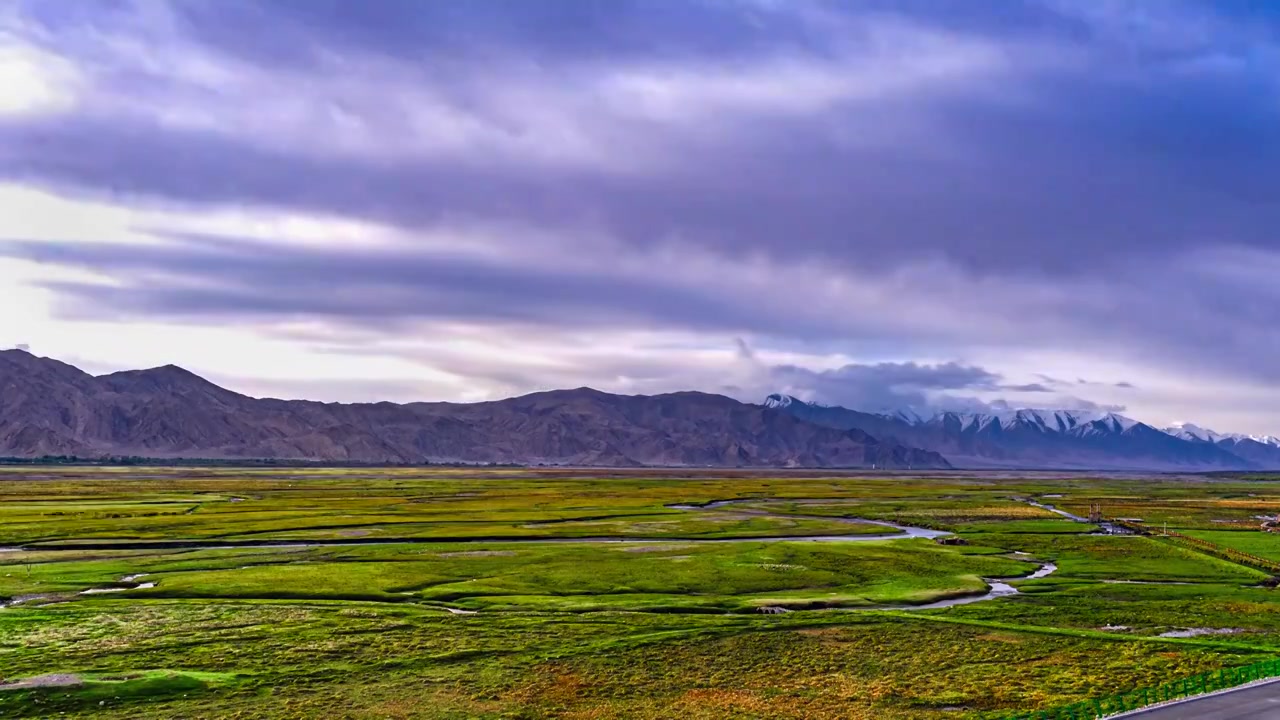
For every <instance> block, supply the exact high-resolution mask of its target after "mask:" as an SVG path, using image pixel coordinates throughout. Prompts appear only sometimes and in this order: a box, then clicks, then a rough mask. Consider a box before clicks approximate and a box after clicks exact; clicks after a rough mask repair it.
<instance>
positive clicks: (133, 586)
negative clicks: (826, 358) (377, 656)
mask: <svg viewBox="0 0 1280 720" xmlns="http://www.w3.org/2000/svg"><path fill="white" fill-rule="evenodd" d="M771 500H778V499H774V498H737V499H732V500H715V501H712V502H707V503H701V504H691V503H677V504H672V505H667V506H665V507H667V508H669V509H672V510H688V511H705V510H716V509H720V508H725V507H729V506H733V505H738V504H743V503H760V502H769V501H771ZM815 501H817V500H815ZM1033 504H1036V503H1033ZM1046 509H1051V510H1054V511H1055V512H1058V513H1060V514H1064V515H1069V514H1068V513H1064V512H1062V511H1059V510H1056V509H1054V508H1048V507H1046ZM732 512H733V513H734V514H740V515H753V516H762V517H773V518H780V519H821V520H828V521H834V522H842V523H849V524H856V525H876V526H880V527H884V528H887V529H890V530H893V532H886V533H876V534H870V535H867V534H863V535H777V536H767V537H735V538H675V537H671V538H636V537H625V536H597V537H576V538H548V537H514V538H513V537H464V538H456V537H455V538H439V537H431V538H374V539H369V538H361V539H355V538H352V539H330V540H314V541H312V540H307V541H298V540H158V541H129V540H127V541H123V542H107V541H103V542H77V543H70V544H62V545H30V546H24V547H6V548H0V552H2V553H20V552H27V551H40V552H50V551H74V550H200V549H208V550H231V549H238V548H314V547H345V546H359V545H402V544H423V545H426V544H460V545H461V544H468V545H473V544H474V545H479V544H485V545H491V544H497V543H502V544H509V543H512V544H514V543H639V544H645V545H654V544H659V543H673V544H680V545H690V544H704V543H706V544H713V543H744V542H841V543H846V542H871V541H884V540H906V539H912V538H923V539H934V538H939V537H943V536H946V535H950V534H951V533H949V532H944V531H941V530H932V529H929V528H922V527H914V526H911V525H900V524H898V523H892V522H887V521H884V520H870V519H867V518H856V517H835V516H827V515H805V514H802V513H776V512H771V511H768V510H761V509H758V508H735V509H734V510H733V511H732ZM1019 554H1023V553H1019ZM1057 569H1058V568H1057V566H1056V565H1054V564H1053V563H1043V564H1041V565H1040V567H1039V569H1037V570H1036V571H1035V572H1034V573H1032V574H1030V575H1027V576H1023V577H1017V578H983V580H984V581H985V582H986V583H987V584H988V586H989V589H988V591H987V592H986V593H984V594H977V595H968V596H964V597H956V598H950V599H947V600H939V601H937V602H932V603H926V604H922V605H907V604H899V605H877V606H873V607H863V608H830V610H839V611H846V612H857V611H867V610H936V609H940V608H948V607H955V606H957V605H969V604H972V603H978V602H986V601H990V600H995V599H998V598H1002V597H1009V596H1011V595H1017V594H1018V589H1017V588H1015V587H1014V586H1012V585H1010V584H1009V583H1011V582H1015V581H1020V580H1034V579H1037V578H1042V577H1046V576H1048V575H1049V574H1051V573H1053V572H1054V571H1056V570H1057ZM146 576H147V574H146V573H140V574H136V575H130V576H127V577H124V578H121V579H120V581H119V583H118V584H116V585H113V586H111V587H103V588H90V589H88V590H83V591H81V592H79V593H76V594H78V595H100V594H109V593H121V592H127V591H131V590H145V589H148V588H153V587H155V586H156V583H155V582H139V581H140V580H141V579H142V578H143V577H146ZM54 599H55V598H53V597H52V596H43V595H27V596H19V597H16V598H13V599H12V600H10V601H9V602H8V603H0V609H4V608H6V607H13V606H15V605H20V604H22V603H28V602H39V601H48V600H54ZM443 609H445V610H448V611H449V612H450V613H453V614H455V615H471V614H475V613H474V612H473V611H468V610H458V609H457V608H448V607H445V608H443ZM766 610H767V609H766Z"/></svg>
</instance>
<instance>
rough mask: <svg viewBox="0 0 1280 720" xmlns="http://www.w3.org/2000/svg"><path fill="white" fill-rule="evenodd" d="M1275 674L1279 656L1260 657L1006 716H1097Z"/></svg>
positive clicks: (1016, 719) (1035, 719) (1087, 719)
mask: <svg viewBox="0 0 1280 720" xmlns="http://www.w3.org/2000/svg"><path fill="white" fill-rule="evenodd" d="M1277 676H1280V659H1276V660H1263V661H1262V662H1258V663H1254V664H1252V665H1242V666H1240V667H1232V668H1222V669H1221V670H1214V671H1212V672H1207V673H1201V674H1199V675H1192V676H1191V677H1188V678H1182V679H1181V680H1174V681H1173V682H1167V683H1165V684H1163V685H1159V686H1156V687H1153V688H1142V689H1141V690H1133V691H1130V692H1127V693H1121V694H1119V695H1110V696H1108V697H1104V698H1098V699H1096V700H1085V701H1084V702H1078V703H1072V704H1070V705H1064V706H1062V707H1058V708H1054V709H1052V710H1036V711H1033V712H1029V713H1022V714H1020V715H1011V716H1009V717H1008V718H1007V720H1096V718H1104V717H1109V716H1111V715H1117V714H1119V713H1122V712H1128V711H1130V710H1141V709H1142V708H1145V707H1147V706H1150V705H1156V704H1159V703H1163V702H1169V701H1170V700H1179V699H1182V698H1189V697H1194V696H1196V695H1203V694H1205V693H1210V692H1214V691H1215V690H1225V689H1227V688H1233V687H1236V686H1238V685H1244V684H1247V683H1251V682H1254V681H1255V680H1265V679H1267V678H1273V677H1277Z"/></svg>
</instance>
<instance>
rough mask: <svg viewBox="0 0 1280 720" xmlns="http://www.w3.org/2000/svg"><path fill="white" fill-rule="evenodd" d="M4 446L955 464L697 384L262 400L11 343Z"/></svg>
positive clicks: (548, 459)
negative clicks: (480, 396)
mask: <svg viewBox="0 0 1280 720" xmlns="http://www.w3.org/2000/svg"><path fill="white" fill-rule="evenodd" d="M0 455H4V456H16V457H39V456H44V455H75V456H79V457H84V458H95V457H102V456H108V455H139V456H145V457H153V458H210V459H226V458H244V459H288V460H295V459H296V460H319V461H326V460H328V461H341V462H367V463H422V462H461V463H504V464H507V463H510V464H527V465H536V464H551V465H598V466H708V465H710V466H725V467H853V468H872V467H877V468H886V469H892V468H904V469H905V468H920V469H929V468H946V467H949V464H948V463H947V461H946V459H945V458H943V457H942V456H941V455H939V454H938V453H935V452H929V451H924V450H919V449H916V448H912V447H906V446H903V445H901V444H895V443H891V442H885V441H881V440H879V439H877V438H875V437H873V436H871V435H869V434H867V433H865V432H863V431H861V430H856V429H849V430H840V429H834V428H830V427H827V426H824V425H818V424H815V423H811V422H808V421H805V420H803V419H800V418H797V417H795V416H794V415H791V414H789V413H785V412H778V411H776V410H773V409H770V408H765V407H763V406H760V405H749V404H746V403H741V402H738V401H737V400H734V399H732V398H728V397H724V396H720V395H710V394H706V393H697V392H683V393H671V394H667V395H655V396H625V395H611V394H608V393H603V392H599V391H596V390H591V389H588V388H579V389H577V390H557V391H551V392H544V393H535V394H532V395H525V396H523V397H517V398H510V399H507V400H499V401H495V402H484V403H471V404H457V403H410V404H405V405H397V404H395V403H389V402H383V403H365V404H339V403H321V402H312V401H306V400H275V399H259V398H251V397H248V396H245V395H241V394H239V393H236V392H232V391H230V390H227V389H225V388H222V387H219V386H217V385H215V384H213V383H211V382H209V381H207V380H205V379H203V378H201V377H199V376H197V375H195V374H193V373H190V372H188V371H186V370H183V369H182V368H179V367H175V366H172V365H166V366H164V367H159V368H152V369H150V370H131V371H126V372H118V373H112V374H110V375H102V376H98V377H95V376H93V375H90V374H88V373H85V372H82V371H81V370H79V369H77V368H75V367H73V366H71V365H67V364H65V363H62V362H59V361H57V360H51V359H48V358H38V357H35V356H34V355H31V354H30V353H27V352H24V351H21V350H8V351H0Z"/></svg>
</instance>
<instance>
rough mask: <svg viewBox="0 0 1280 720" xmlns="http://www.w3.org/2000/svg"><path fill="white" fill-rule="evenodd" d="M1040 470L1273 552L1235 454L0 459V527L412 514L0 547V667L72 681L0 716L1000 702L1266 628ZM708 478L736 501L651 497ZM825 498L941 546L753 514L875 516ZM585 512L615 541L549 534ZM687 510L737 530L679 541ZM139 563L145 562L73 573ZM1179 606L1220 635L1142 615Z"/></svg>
mask: <svg viewBox="0 0 1280 720" xmlns="http://www.w3.org/2000/svg"><path fill="white" fill-rule="evenodd" d="M33 475H38V476H39V477H31V476H33ZM1042 495H1060V496H1061V497H1060V498H1054V499H1051V500H1050V502H1053V503H1054V504H1056V505H1058V506H1059V507H1063V508H1066V509H1068V510H1073V511H1077V512H1080V511H1085V512H1087V508H1088V506H1089V504H1091V503H1101V504H1102V505H1103V508H1104V512H1106V513H1107V514H1108V515H1122V516H1132V517H1144V519H1147V520H1148V522H1151V521H1153V520H1158V519H1161V518H1164V519H1167V520H1168V521H1170V526H1171V527H1174V523H1178V524H1179V525H1178V527H1181V528H1183V529H1184V531H1187V532H1188V533H1189V534H1192V533H1202V534H1204V535H1205V537H1207V538H1208V539H1211V540H1212V541H1213V542H1216V543H1219V544H1223V545H1227V546H1230V547H1236V548H1238V549H1241V550H1244V551H1246V552H1250V553H1254V554H1257V555H1262V556H1268V557H1270V556H1276V557H1280V538H1278V537H1276V536H1274V535H1265V534H1263V533H1260V532H1256V531H1252V530H1248V529H1244V528H1246V526H1247V525H1248V523H1247V522H1246V520H1248V518H1249V517H1250V516H1251V515H1252V514H1255V513H1263V512H1266V511H1268V510H1270V511H1274V510H1273V508H1274V507H1275V506H1277V505H1280V486H1275V485H1274V483H1270V482H1266V481H1255V480H1246V479H1231V478H1225V479H1224V478H1214V479H1212V480H1204V481H1186V480H1178V481H1176V482H1173V481H1171V482H1162V481H1157V480H1145V481H1121V480H1111V479H1088V478H1085V479H1077V480H1070V481H1060V480H1036V479H1007V480H1006V479H999V480H997V479H990V478H973V477H953V478H932V479H930V478H868V477H812V476H801V475H793V476H786V477H769V476H767V475H764V474H761V473H738V474H736V476H734V477H724V476H720V477H718V476H716V475H715V474H712V473H705V472H702V473H699V472H686V471H679V472H677V471H665V472H654V473H647V472H612V473H608V474H605V473H594V472H592V471H564V470H541V471H522V470H516V469H500V470H492V471H481V470H467V469H458V468H451V469H430V470H423V469H396V470H378V469H326V468H308V469H289V470H282V469H263V468H255V469H234V468H177V469H165V468H146V469H139V468H127V469H109V468H60V467H59V468H39V469H38V470H32V469H21V468H6V469H3V470H0V546H12V545H20V544H30V543H42V542H43V543H58V544H64V545H65V544H68V543H74V542H76V541H90V540H92V541H98V542H101V541H104V540H111V539H116V540H138V539H152V540H214V541H216V540H228V539H237V538H241V539H243V538H248V539H255V538H257V539H264V538H265V539H320V540H323V539H328V538H345V539H359V538H366V537H367V538H371V539H382V540H385V539H394V538H400V537H403V538H411V539H413V540H415V541H416V542H415V544H390V545H351V546H342V547H270V548H233V549H181V550H179V549H173V550H147V551H138V550H125V549H107V550H83V549H82V550H57V551H37V552H24V553H3V552H0V598H3V597H15V596H21V595H27V594H41V595H48V596H51V599H54V600H58V601H59V602H56V603H54V604H47V605H43V604H41V603H40V602H39V601H37V602H31V603H27V604H22V605H18V606H16V607H13V608H8V609H4V610H0V674H3V676H4V678H5V679H8V680H15V679H22V678H30V677H36V676H40V675H47V674H52V673H73V674H77V675H79V676H81V677H82V678H83V680H84V684H83V685H81V686H77V687H47V688H32V689H23V690H3V691H0V717H6V718H7V717H14V718H46V717H83V718H89V717H92V718H108V719H110V718H139V719H141V720H148V719H155V720H158V719H159V718H173V717H189V718H280V719H284V718H308V717H311V718H335V717H342V718H437V719H438V718H530V719H532V718H553V717H554V718H560V717H566V718H614V717H627V718H642V719H648V718H653V719H657V718H682V717H693V718H744V717H770V718H774V717H776V718H820V719H821V718H878V719H879V718H883V719H886V720H896V719H899V718H930V719H932V718H938V719H942V718H968V719H979V718H1002V717H1005V716H1007V715H1009V714H1012V713H1014V712H1023V711H1026V710H1031V709H1036V708H1047V707H1055V706H1058V705H1062V704H1065V703H1069V702H1074V701H1078V700H1082V699H1085V698H1088V697H1092V696H1098V695H1105V694H1110V693H1113V692H1117V691H1123V690H1126V689H1129V688H1134V687H1143V686H1150V685H1156V684H1159V683H1161V682H1164V681H1166V680H1168V679H1170V678H1175V677H1182V676H1186V675H1191V674H1195V673H1198V672H1203V671H1206V670H1212V669H1214V668H1218V667H1222V666H1225V665H1238V664H1244V663H1247V662H1252V661H1255V660H1257V659H1259V658H1260V657H1269V656H1271V655H1273V654H1280V611H1277V610H1276V608H1277V607H1280V603H1276V602H1275V597H1276V596H1275V594H1274V591H1272V590H1267V589H1264V588H1261V587H1257V585H1258V584H1259V582H1260V580H1261V579H1263V577H1264V576H1263V575H1262V574H1260V573H1258V572H1256V571H1253V570H1250V569H1248V568H1243V567H1240V566H1238V565H1234V564H1232V563H1230V562H1225V561H1222V560H1218V559H1216V558H1212V557H1208V556H1206V555H1204V554H1202V553H1198V552H1196V551H1194V550H1190V549H1186V548H1181V547H1177V546H1174V545H1171V544H1168V543H1162V542H1159V541H1158V540H1152V539H1148V538H1140V537H1107V536H1100V535H1090V534H1088V533H1089V532H1090V531H1091V530H1092V526H1089V525H1087V524H1082V523H1074V522H1071V521H1068V520H1063V519H1061V518H1059V517H1057V516H1054V515H1052V514H1047V513H1046V512H1045V511H1042V510H1040V509H1038V508H1032V507H1030V506H1028V505H1027V504H1026V503H1025V502H1022V499H1023V498H1028V497H1039V496H1042ZM725 499H741V500H744V501H746V502H743V503H738V504H734V505H730V506H724V507H720V508H716V509H713V510H696V511H689V510H678V509H673V508H671V507H668V506H669V505H673V504H684V503H707V502H710V501H714V500H725ZM759 513H767V514H763V515H762V514H759ZM850 518H869V519H878V520H890V521H895V522H905V523H909V524H920V525H928V526H931V527H937V528H945V529H948V530H953V531H956V532H959V533H960V534H961V536H962V537H964V538H965V539H966V540H967V541H968V542H969V543H970V544H968V545H963V546H947V547H943V546H939V545H937V544H934V543H932V542H930V541H926V540H908V541H889V542H883V541H871V542H846V543H813V542H763V541H759V540H753V539H752V538H758V537H760V536H775V535H795V536H805V535H814V534H818V535H828V534H860V533H862V534H867V533H878V532H882V530H883V528H881V527H879V526H871V525H866V524H858V523H854V522H849V521H848V519H850ZM1214 520H1227V521H1229V522H1230V523H1233V524H1232V525H1230V527H1239V528H1241V529H1239V530H1232V531H1225V532H1224V531H1223V527H1224V523H1220V522H1213V521H1214ZM599 535H614V536H624V537H628V538H633V539H634V540H636V542H629V543H586V542H550V541H559V540H565V539H572V538H574V537H578V538H581V537H584V536H586V537H593V536H599ZM445 538H453V539H465V538H496V539H492V540H485V541H483V542H478V543H465V544H459V543H457V542H452V543H444V542H438V541H439V540H441V539H445ZM504 538H510V539H513V540H514V539H526V540H528V539H545V540H548V541H549V542H545V543H539V542H535V543H528V542H524V543H515V542H503V539H504ZM716 539H718V540H724V539H737V540H738V541H737V542H726V543H706V542H700V541H703V540H716ZM1014 551H1020V552H1022V553H1026V554H1025V555H1015V554H1013V553H1014ZM1044 561H1052V562H1055V563H1056V564H1057V566H1058V570H1057V571H1056V572H1055V573H1053V574H1052V575H1049V576H1048V577H1045V578H1043V579H1039V580H1028V581H1022V582H1019V583H1017V585H1018V587H1019V589H1020V590H1021V594H1019V595H1015V596H1012V597H1006V598H1001V599H999V600H994V601H990V602H982V603H975V604H970V605H964V606H958V607H954V608H950V609H946V610H926V611H919V610H914V611H907V610H894V611H876V610H866V609H865V608H867V607H868V606H876V605H881V604H901V605H904V606H905V605H909V604H913V603H914V604H919V603H924V602H928V601H930V600H933V599H937V598H941V597H950V596H956V595H968V594H974V593H980V592H983V591H984V589H985V587H986V583H985V582H984V581H983V580H982V579H981V578H983V577H1010V576H1019V575H1025V574H1026V573H1028V572H1029V571H1030V570H1031V569H1033V568H1034V567H1036V562H1044ZM139 573H149V574H150V576H149V577H147V578H146V580H149V581H151V580H153V581H155V582H157V583H158V584H157V585H156V587H155V588H153V589H149V590H129V591H126V592H123V593H119V594H103V595H90V596H83V595H78V594H76V593H78V592H79V591H81V590H84V589H86V588H92V587H99V588H100V587H110V586H113V585H115V586H121V585H123V584H124V583H122V582H121V580H122V578H124V577H126V576H132V575H136V574H139ZM1118 581H1119V582H1118ZM1133 583H1152V584H1133ZM1168 583H1186V584H1168ZM761 606H783V607H788V608H790V609H792V610H794V611H793V612H790V613H786V614H781V615H760V614H759V613H757V612H756V610H757V609H758V608H759V607H761ZM449 608H453V609H454V610H458V609H466V610H471V611H477V614H474V615H457V614H452V613H450V612H449V611H448V610H449ZM859 608H864V609H861V610H860V609H859ZM1188 627H1210V628H1238V629H1240V630H1241V631H1242V632H1239V633H1237V634H1233V635H1229V636H1227V635H1223V636H1206V637H1198V638H1188V639H1179V638H1162V637H1159V636H1160V635H1161V633H1163V632H1166V631H1168V630H1171V629H1178V628H1188Z"/></svg>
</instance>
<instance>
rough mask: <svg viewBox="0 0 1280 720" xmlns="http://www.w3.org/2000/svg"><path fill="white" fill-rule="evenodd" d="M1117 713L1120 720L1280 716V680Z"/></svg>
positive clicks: (1278, 719)
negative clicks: (1135, 710) (1175, 702)
mask: <svg viewBox="0 0 1280 720" xmlns="http://www.w3.org/2000/svg"><path fill="white" fill-rule="evenodd" d="M1115 717H1116V720H1119V719H1120V718H1124V719H1125V720H1128V719H1129V718H1134V719H1135V720H1280V682H1269V683H1266V684H1263V685H1255V686H1253V687H1248V688H1244V689H1242V690H1233V691H1231V692H1226V693H1222V694H1220V695H1211V696H1209V697H1205V698H1200V699H1197V700H1188V701H1186V702H1182V703H1178V704H1176V705H1166V706H1164V707H1158V708H1152V709H1150V710H1139V711H1137V712H1131V713H1125V714H1124V715H1117V716H1115Z"/></svg>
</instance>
